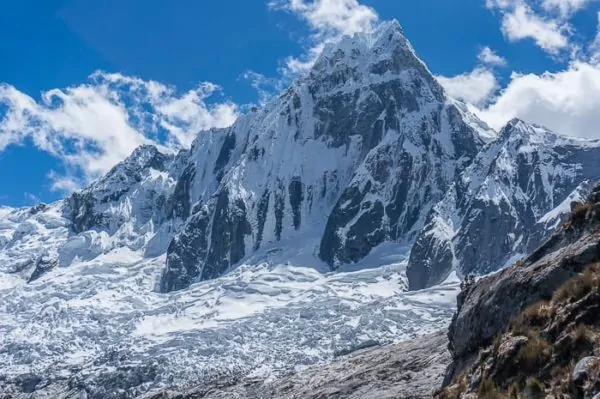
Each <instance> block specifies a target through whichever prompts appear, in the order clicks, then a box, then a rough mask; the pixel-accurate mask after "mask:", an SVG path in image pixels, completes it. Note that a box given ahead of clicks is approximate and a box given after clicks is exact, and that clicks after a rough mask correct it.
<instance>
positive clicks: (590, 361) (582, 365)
mask: <svg viewBox="0 0 600 399" xmlns="http://www.w3.org/2000/svg"><path fill="white" fill-rule="evenodd" d="M598 362H600V359H598V358H597V357H596V356H586V357H584V358H582V359H580V360H579V361H578V362H577V363H576V364H575V367H574V368H573V373H572V374H571V379H572V381H573V383H574V384H575V385H582V384H583V383H584V382H585V380H586V379H587V378H588V377H589V376H590V369H591V368H592V367H593V366H594V365H596V364H598Z"/></svg>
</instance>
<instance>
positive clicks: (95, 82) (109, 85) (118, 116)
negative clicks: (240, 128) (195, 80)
mask: <svg viewBox="0 0 600 399" xmlns="http://www.w3.org/2000/svg"><path fill="white" fill-rule="evenodd" d="M217 89H218V88H217V87H216V86H215V85H212V84H210V83H202V84H200V85H199V86H198V87H196V88H194V89H192V90H189V91H188V92H186V93H183V94H181V95H179V94H178V93H176V91H175V89H174V88H172V87H169V86H166V85H163V84H161V83H158V82H155V81H144V80H142V79H139V78H135V77H128V76H124V75H121V74H107V73H102V72H97V73H95V74H93V75H92V76H91V77H90V81H89V83H87V84H82V85H79V86H73V87H68V88H66V89H53V90H49V91H47V92H44V93H42V95H41V100H40V101H36V100H34V99H33V98H32V97H30V96H28V95H27V94H25V93H22V92H20V91H19V90H18V89H16V88H15V87H13V86H10V85H7V84H0V104H3V105H4V106H5V108H6V111H5V112H4V113H3V114H4V115H3V118H2V119H1V120H0V151H3V150H4V149H5V148H6V147H7V146H9V145H11V144H21V143H23V142H24V140H25V139H30V140H31V142H32V143H33V144H34V145H35V146H36V147H37V148H38V149H40V150H43V151H46V152H48V153H50V154H52V155H53V156H55V157H56V158H58V159H59V160H61V161H62V162H63V166H64V167H65V169H66V170H67V172H68V173H67V175H66V176H59V175H58V174H56V172H51V173H50V174H49V177H50V178H51V180H52V181H53V182H54V184H53V186H54V188H55V189H58V190H67V191H71V190H72V189H73V188H74V187H75V186H77V185H79V184H83V183H87V182H89V181H90V180H92V179H95V178H97V177H98V176H100V175H102V174H104V173H106V172H107V171H108V170H109V169H110V168H111V167H112V166H114V165H115V164H116V163H118V162H119V161H121V160H123V159H124V158H125V157H127V156H128V155H129V154H130V153H131V152H132V151H133V150H134V149H135V148H136V147H137V146H139V145H141V144H146V143H150V144H156V145H158V146H161V147H163V148H166V149H173V150H175V149H178V148H181V147H187V146H189V145H190V144H191V142H192V140H193V138H194V137H195V135H196V134H197V133H198V132H199V131H201V130H205V129H208V128H211V127H224V126H228V125H230V124H231V123H233V121H234V120H235V118H236V116H237V108H236V106H235V105H234V104H232V103H229V102H222V103H217V104H212V105H208V104H207V103H206V102H205V100H206V99H207V97H209V96H210V95H211V94H213V93H214V92H215V91H216V90H217ZM0 115H2V114H0Z"/></svg>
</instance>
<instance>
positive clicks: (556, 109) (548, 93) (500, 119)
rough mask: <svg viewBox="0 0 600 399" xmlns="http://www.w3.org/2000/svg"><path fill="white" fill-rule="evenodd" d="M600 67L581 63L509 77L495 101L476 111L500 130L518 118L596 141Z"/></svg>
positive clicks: (599, 116) (599, 132) (599, 130)
mask: <svg viewBox="0 0 600 399" xmlns="http://www.w3.org/2000/svg"><path fill="white" fill-rule="evenodd" d="M598 109H600V67H599V66H598V65H593V64H590V63H585V62H581V61H575V62H572V63H571V64H570V65H569V66H568V67H567V68H566V69H565V70H563V71H559V72H554V73H550V72H547V73H544V74H542V75H535V74H519V73H513V74H512V76H511V80H510V83H509V84H508V85H507V87H506V88H505V89H504V90H502V91H501V92H500V94H499V95H498V96H497V98H496V99H495V101H494V102H493V103H492V104H490V105H489V106H488V107H486V108H483V109H480V110H479V111H478V114H479V116H480V117H481V118H482V119H483V120H484V121H486V122H487V123H488V124H489V125H490V126H492V127H494V128H496V129H500V128H501V127H502V126H503V125H504V124H505V123H506V122H507V121H508V120H510V119H511V118H513V117H519V118H521V119H524V120H526V121H529V122H534V123H538V124H541V125H544V126H547V127H548V128H550V129H552V130H554V131H556V132H558V133H562V134H566V135H571V136H582V137H596V138H598V137H600V113H598Z"/></svg>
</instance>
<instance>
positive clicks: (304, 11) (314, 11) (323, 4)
mask: <svg viewBox="0 0 600 399" xmlns="http://www.w3.org/2000/svg"><path fill="white" fill-rule="evenodd" d="M269 5H270V7H271V8H273V9H281V10H285V11H288V12H291V13H293V14H296V15H298V16H299V17H300V18H301V19H303V20H304V21H305V22H306V23H307V24H308V26H309V28H310V29H311V31H312V37H311V45H310V47H309V49H308V51H307V53H306V54H305V55H304V56H303V57H300V58H296V57H289V58H288V59H287V60H286V68H287V71H288V72H289V73H292V74H297V73H301V72H305V71H307V70H308V69H309V68H310V67H311V66H312V65H313V64H314V62H315V61H316V59H317V57H318V56H319V54H321V52H322V50H323V48H324V47H325V44H326V43H330V42H334V41H337V40H339V39H340V38H341V37H342V36H344V35H353V34H354V33H357V32H368V31H370V30H372V29H373V28H374V26H375V25H376V23H377V21H378V20H379V17H378V15H377V12H375V10H374V9H372V8H371V7H368V6H365V5H362V4H360V3H359V2H358V1H357V0H312V1H311V0H309V1H307V0H274V1H271V2H270V3H269Z"/></svg>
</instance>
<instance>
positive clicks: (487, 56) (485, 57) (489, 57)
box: [477, 47, 506, 66]
mask: <svg viewBox="0 0 600 399" xmlns="http://www.w3.org/2000/svg"><path fill="white" fill-rule="evenodd" d="M477 59H478V60H479V61H480V62H481V63H483V64H487V65H491V66H505V65H506V60H505V59H504V58H503V57H501V56H499V55H498V54H496V52H495V51H494V50H492V49H491V48H489V47H484V48H482V49H481V51H480V52H479V55H478V56H477Z"/></svg>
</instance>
